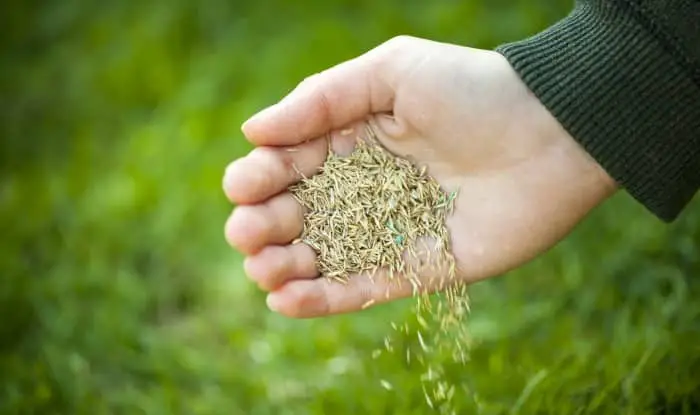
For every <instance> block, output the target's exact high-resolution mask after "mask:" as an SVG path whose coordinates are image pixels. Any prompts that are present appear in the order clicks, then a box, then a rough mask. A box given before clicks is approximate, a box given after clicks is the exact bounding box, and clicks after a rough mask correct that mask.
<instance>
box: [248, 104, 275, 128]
mask: <svg viewBox="0 0 700 415" xmlns="http://www.w3.org/2000/svg"><path fill="white" fill-rule="evenodd" d="M277 105H278V104H275V105H272V106H269V107H267V108H265V109H263V110H260V111H258V112H257V113H255V114H253V116H252V117H250V118H248V119H247V120H246V121H245V122H244V123H243V124H242V125H241V130H243V131H244V132H245V130H246V129H247V128H248V127H249V126H250V124H252V123H256V122H260V120H263V119H265V117H268V116H269V114H270V113H271V112H272V110H273V109H274V108H275V107H276V106H277Z"/></svg>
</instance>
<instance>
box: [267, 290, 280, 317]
mask: <svg viewBox="0 0 700 415" xmlns="http://www.w3.org/2000/svg"><path fill="white" fill-rule="evenodd" d="M266 302H267V308H269V309H270V310H272V311H274V312H276V313H277V312H279V311H280V300H279V296H276V295H275V294H274V293H272V294H269V295H268V296H267V300H266Z"/></svg>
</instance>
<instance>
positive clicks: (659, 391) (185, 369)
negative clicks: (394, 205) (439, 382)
mask: <svg viewBox="0 0 700 415" xmlns="http://www.w3.org/2000/svg"><path fill="white" fill-rule="evenodd" d="M15 3H16V4H15V5H13V7H10V8H8V10H7V13H5V11H3V13H2V17H1V19H2V23H3V28H4V31H3V35H2V40H1V42H2V47H3V50H4V53H3V54H2V56H1V57H0V63H1V65H0V82H1V83H0V85H1V86H0V87H1V88H2V89H1V90H0V97H2V101H0V102H1V103H2V111H0V117H2V119H1V123H0V128H1V130H0V135H2V137H3V138H2V150H1V151H0V160H1V161H2V165H1V167H0V171H1V172H2V182H1V183H0V201H1V203H0V215H1V216H0V217H2V238H0V248H2V251H0V252H1V253H0V270H2V278H3V282H2V285H0V287H1V288H0V316H2V325H0V413H3V414H5V413H7V414H140V413H143V414H149V415H150V414H307V413H317V414H321V413H331V412H333V411H336V412H339V413H347V414H354V413H371V414H380V413H387V414H388V413H391V414H394V413H401V414H418V413H430V411H429V410H428V409H427V407H426V405H425V402H424V398H423V392H422V389H421V383H420V379H419V376H420V373H421V368H419V367H415V366H412V365H407V364H406V363H405V361H404V359H403V358H402V356H401V355H386V356H382V357H381V358H379V359H376V360H375V359H372V358H371V357H370V355H371V352H372V351H373V350H374V349H375V348H377V347H380V346H381V344H382V341H383V338H384V335H385V333H387V332H388V328H389V323H390V322H391V321H403V320H408V319H409V318H410V307H411V303H410V302H407V301H404V302H399V303H396V304H392V305H389V306H384V307H379V308H375V309H371V310H368V311H365V312H363V313H358V314H355V315H347V316H338V317H333V318H328V319H322V320H303V321H297V320H290V319H285V318H283V317H280V316H277V315H274V314H272V313H270V312H269V311H267V310H266V308H265V306H264V296H263V295H262V293H260V292H258V290H257V289H256V288H255V287H254V286H253V285H252V284H250V283H249V282H248V281H247V280H246V279H245V278H244V276H243V273H242V270H241V265H240V256H239V255H237V254H236V253H235V252H232V251H231V250H230V249H229V248H228V247H227V246H226V244H225V242H224V239H223V234H222V233H223V232H222V226H223V223H224V220H225V218H226V216H227V214H228V213H229V211H230V209H231V207H230V206H229V205H228V204H227V203H226V201H225V200H224V197H223V195H222V194H221V191H220V180H221V174H222V172H223V168H224V166H225V165H226V163H228V162H229V161H230V160H232V159H234V158H236V157H239V156H241V155H243V154H245V152H246V151H247V150H248V149H249V146H248V145H247V144H246V143H245V141H244V140H243V138H242V137H241V134H240V131H239V126H240V123H241V122H242V121H243V120H244V119H245V118H246V117H248V116H249V115H251V114H252V113H253V112H254V111H255V110H257V109H259V108H261V107H262V106H264V105H267V104H270V103H272V102H274V100H276V99H277V98H279V97H280V96H281V95H283V94H284V93H285V92H286V91H288V90H289V89H291V88H292V87H293V86H294V85H295V83H296V82H298V81H299V80H301V79H302V78H304V77H305V76H307V75H309V74H311V73H313V72H316V71H319V70H322V69H324V68H326V67H327V66H329V65H332V64H335V63H337V62H339V61H341V60H344V59H348V58H351V57H353V56H355V55H357V54H359V53H362V52H363V51H365V50H367V49H369V48H371V47H374V46H376V45H377V44H379V43H381V42H382V41H384V40H386V39H388V38H390V37H391V36H393V35H397V34H413V35H417V36H422V37H429V38H433V39H437V40H443V41H451V42H458V43H464V44H470V45H472V46H480V47H493V46H495V45H496V44H498V43H501V42H505V41H508V40H514V39H518V38H520V37H523V36H526V35H528V34H532V33H534V32H535V31H537V30H539V29H542V28H544V27H545V26H546V25H548V24H550V23H552V22H554V21H555V20H556V19H557V18H560V17H562V16H563V15H564V14H565V13H566V11H567V10H568V8H569V7H570V4H569V2H568V1H557V2H552V1H550V0H537V1H532V0H529V1H524V0H523V1H504V0H499V1H489V2H486V1H462V2H457V1H450V0H441V1H434V2H417V1H408V2H400V1H398V0H392V1H385V2H370V1H349V0H346V1H334V2H323V1H320V0H316V1H312V0H308V1H304V2H301V3H299V2H283V1H281V0H275V1H270V2H264V3H263V2H260V3H253V2H246V3H245V4H237V2H225V1H217V0H208V1H204V2H186V1H184V0H173V1H165V0H154V1H151V2H147V3H142V2H135V1H133V2H117V1H111V2H110V1H105V2H101V3H100V2H92V3H90V2H87V1H79V0H73V1H64V2H43V3H42V4H44V5H43V6H42V7H41V8H39V7H38V6H36V5H31V4H29V2H15ZM699 252H700V205H699V204H698V202H697V201H696V202H695V203H694V204H693V205H691V206H689V207H688V209H687V210H686V212H685V214H684V215H683V217H682V218H681V219H680V220H679V221H678V222H676V223H674V224H673V225H670V226H669V225H664V224H662V223H660V222H659V221H657V220H656V219H655V218H653V217H652V216H651V215H650V214H648V213H647V212H646V211H644V209H643V208H641V207H640V206H639V205H637V204H636V203H634V202H633V201H632V200H630V198H629V197H627V196H625V195H622V194H621V195H619V196H618V197H616V198H615V199H614V200H613V201H611V202H610V203H608V204H606V205H605V206H603V207H602V208H601V209H599V210H597V211H596V212H595V213H594V214H593V215H592V216H591V217H590V218H589V219H587V220H586V221H585V222H584V223H583V224H582V225H581V226H580V227H579V228H578V229H576V231H575V232H574V234H573V235H571V237H570V238H568V239H567V240H566V241H564V242H563V243H561V244H560V245H558V246H557V247H556V248H555V249H553V250H551V251H550V252H548V253H547V254H546V255H544V256H542V257H541V258H539V259H538V260H536V261H533V262H532V263H530V264H528V265H527V266H525V267H523V268H522V269H519V270H517V271H514V272H512V273H510V274H508V275H505V276H502V277H500V278H497V279H493V280H491V281H488V282H485V283H481V284H478V285H475V286H474V287H473V289H472V298H473V313H472V316H471V317H470V320H469V322H468V324H469V325H470V330H471V331H472V332H473V334H474V337H475V340H476V342H477V343H476V345H475V347H474V349H473V351H472V356H471V360H470V362H469V363H468V364H467V366H466V367H458V366H454V365H451V364H450V362H449V361H448V360H444V361H441V359H442V358H441V357H439V356H438V357H436V358H435V359H436V363H444V365H445V366H446V376H448V377H449V378H450V379H451V380H452V381H453V382H454V383H456V384H457V385H459V389H458V391H457V392H458V393H457V395H456V397H455V401H454V404H455V407H454V409H455V410H456V411H457V413H474V414H608V413H610V414H618V413H619V414H635V415H644V414H691V413H698V412H700V398H698V397H700V377H699V376H697V374H698V373H700V302H698V299H699V298H700V282H698V277H700V275H698V274H700V256H699V254H698V253H699ZM382 380H384V381H385V382H388V383H389V384H391V385H392V386H393V389H392V390H387V389H385V388H383V387H382V384H381V381H382Z"/></svg>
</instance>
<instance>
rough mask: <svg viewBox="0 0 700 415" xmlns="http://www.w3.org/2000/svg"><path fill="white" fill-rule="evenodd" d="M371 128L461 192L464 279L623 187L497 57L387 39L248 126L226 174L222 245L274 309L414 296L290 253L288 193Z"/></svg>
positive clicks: (540, 242) (558, 229)
mask: <svg viewBox="0 0 700 415" xmlns="http://www.w3.org/2000/svg"><path fill="white" fill-rule="evenodd" d="M366 122H368V123H371V124H372V126H373V127H374V130H375V131H376V132H377V134H378V138H379V139H380V141H381V142H382V144H383V145H384V146H385V147H386V148H387V149H389V150H390V151H391V152H393V153H395V154H397V155H400V156H409V157H411V158H412V159H415V160H416V161H417V162H418V163H420V164H422V165H427V166H428V171H429V172H430V174H431V175H432V176H433V177H434V178H435V179H436V180H438V182H440V183H441V184H442V185H443V186H444V187H446V188H449V189H454V188H459V189H460V193H459V197H458V199H457V201H456V208H455V211H454V214H453V215H452V216H451V217H450V218H449V219H448V227H449V229H450V232H451V236H452V249H453V253H454V254H455V257H456V259H457V267H458V276H457V277H458V278H460V279H461V280H463V281H466V282H474V281H477V280H480V279H484V278H488V277H492V276H496V275H499V274H501V273H503V272H505V271H508V270H510V269H512V268H514V267H517V266H519V265H521V264H523V263H525V262H527V261H529V260H530V259H532V258H533V257H535V256H536V255H538V254H539V253H541V252H543V251H545V250H547V249H548V248H550V247H551V246H552V245H554V244H555V243H556V242H557V241H559V240H560V239H561V238H562V237H564V236H565V235H566V234H567V233H568V232H570V231H571V229H572V228H573V227H574V226H575V225H576V224H577V223H578V222H579V221H580V220H581V219H582V218H583V217H584V216H585V215H586V214H587V213H588V212H589V211H590V210H591V209H592V208H593V207H595V206H596V205H598V204H599V203H601V202H602V201H603V200H605V198H607V197H608V196H609V195H610V194H612V192H614V190H615V184H614V183H613V181H612V180H611V179H610V178H609V177H608V176H607V174H606V173H605V172H604V171H603V170H602V169H601V168H600V167H599V166H598V165H597V164H596V163H595V162H594V161H593V160H592V159H591V158H590V157H589V156H588V155H587V154H586V153H585V152H584V151H583V150H582V149H581V148H580V147H579V146H578V145H577V144H576V143H575V142H574V141H573V140H572V139H571V137H569V136H568V134H567V133H566V132H565V131H564V130H563V129H562V128H561V127H560V126H559V124H558V123H557V121H556V120H555V119H554V118H553V117H552V116H551V115H550V114H549V113H548V112H547V110H546V109H545V108H544V107H542V106H541V104H540V103H539V102H538V101H537V100H536V99H535V97H534V96H532V94H531V93H530V92H529V91H528V89H527V88H526V87H525V86H524V84H523V83H522V82H521V81H520V79H519V78H518V77H517V75H516V73H515V72H514V71H513V70H512V69H511V67H510V66H509V64H508V62H507V61H506V60H505V59H504V58H503V57H502V56H500V55H498V54H496V53H494V52H490V51H483V50H477V49H470V48H465V47H460V46H455V45H449V44H444V43H437V42H432V41H428V40H422V39H415V38H408V37H399V38H395V39H392V40H391V41H389V42H387V43H385V44H383V45H381V46H379V47H377V48H375V49H373V50H372V51H370V52H368V53H366V54H364V55H362V56H360V57H358V58H356V59H353V60H351V61H348V62H345V63H342V64H340V65H338V66H336V67H333V68H331V69H329V70H327V71H324V72H321V73H319V74H317V75H315V76H312V77H310V78H307V79H306V80H305V81H304V82H302V83H301V84H300V85H299V86H298V87H297V88H296V89H295V90H294V91H293V92H292V93H291V94H289V95H288V96H287V97H285V98H284V99H283V100H282V101H280V102H279V103H278V104H276V105H273V106H272V107H270V108H267V109H266V110H264V111H262V112H261V113H259V114H257V115H256V116H254V117H253V118H251V119H250V120H248V121H247V122H246V123H245V124H244V126H243V131H244V134H245V135H246V137H247V138H248V139H249V140H250V141H251V142H252V143H254V144H255V145H256V148H255V149H254V150H253V151H252V152H251V153H250V154H248V155H247V156H246V157H244V158H241V159H239V160H236V161H234V162H233V163H232V164H231V165H229V167H228V168H227V170H226V174H225V178H224V190H225V193H226V195H227V197H228V198H229V199H230V200H231V201H232V202H234V203H236V205H237V208H236V209H235V210H234V212H233V213H232V215H231V216H230V218H229V220H228V221H227V223H226V237H227V240H228V241H229V243H230V244H231V245H232V246H234V247H235V248H237V249H239V250H240V251H242V252H243V253H244V254H245V255H246V256H247V258H246V261H245V269H246V273H247V274H248V275H249V277H250V278H252V279H253V280H254V281H256V282H257V283H258V285H259V286H260V287H261V288H262V289H264V290H266V291H269V292H270V294H269V296H268V305H269V306H270V308H272V309H273V310H276V311H278V312H280V313H282V314H285V315H288V316H292V317H316V316H323V315H329V314H337V313H344V312H350V311H356V310H359V309H361V307H362V305H363V304H367V303H368V302H374V304H379V303H382V302H386V301H388V300H392V299H398V298H403V297H406V296H408V295H410V294H411V289H410V286H409V285H407V284H403V285H390V284H389V281H388V279H386V278H379V279H375V280H374V282H371V281H369V279H368V278H367V277H365V276H357V277H356V278H351V281H350V283H349V284H347V285H342V284H331V283H328V282H327V281H326V280H325V279H319V278H317V277H318V270H317V269H316V266H315V259H316V258H315V254H314V252H313V250H312V249H311V248H310V247H308V246H306V245H305V244H294V245H292V244H291V242H292V241H293V240H294V239H296V238H297V237H298V236H299V235H300V233H301V230H302V220H303V212H302V209H301V207H300V206H299V205H298V203H297V202H296V201H295V200H294V198H293V197H292V196H291V195H290V194H289V193H288V192H287V191H286V189H287V187H288V186H289V185H290V184H292V183H295V182H296V181H298V180H299V179H300V176H299V173H303V174H305V175H311V174H314V173H315V172H316V171H317V170H318V168H319V167H320V166H321V165H322V163H323V162H324V160H325V157H326V154H327V148H326V145H327V142H328V141H327V140H325V139H323V138H324V137H325V136H326V135H327V134H330V135H331V137H332V139H331V143H332V146H333V150H334V151H336V152H338V153H344V154H347V153H348V152H350V151H351V149H352V147H353V143H354V138H355V136H356V135H357V134H361V133H362V131H363V130H364V128H363V123H366ZM350 131H352V132H354V134H348V133H349V132H350ZM387 292H389V295H388V296H387Z"/></svg>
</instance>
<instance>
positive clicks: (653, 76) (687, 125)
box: [496, 0, 700, 222]
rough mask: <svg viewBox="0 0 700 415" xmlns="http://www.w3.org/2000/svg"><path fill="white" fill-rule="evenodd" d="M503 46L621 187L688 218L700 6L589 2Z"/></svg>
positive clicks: (696, 169)
mask: <svg viewBox="0 0 700 415" xmlns="http://www.w3.org/2000/svg"><path fill="white" fill-rule="evenodd" d="M496 50H497V51H498V52H500V53H501V54H502V55H503V56H505V57H506V59H508V61H509V62H510V63H511V65H512V66H513V68H514V69H515V70H516V71H517V72H518V73H519V75H520V76H521V78H522V80H523V81H524V82H525V84H526V85H527V86H528V87H529V88H530V90H531V91H532V92H533V93H534V94H535V96H537V97H538V98H539V99H540V101H541V102H542V103H543V104H544V105H545V107H547V108H548V109H549V111H550V112H551V113H552V114H553V115H554V117H556V118H557V119H558V120H559V122H560V123H561V124H562V126H563V127H564V128H565V129H566V130H567V131H568V132H569V133H570V134H571V135H572V136H573V137H574V139H575V140H577V141H578V142H579V143H580V145H581V146H582V147H583V148H584V149H585V150H586V151H587V152H588V153H589V154H590V155H591V156H592V157H593V158H594V159H595V160H597V161H598V163H599V164H600V165H601V166H602V167H603V168H604V169H605V170H606V171H607V172H608V173H609V174H610V175H611V177H613V178H614V179H615V180H616V181H617V182H618V184H619V185H620V186H621V187H622V188H624V189H625V190H626V191H627V192H628V193H629V194H631V195H632V196H633V197H634V198H635V199H636V200H638V201H639V202H640V203H641V204H643V205H644V206H645V207H646V208H647V209H649V210H650V211H651V212H652V213H654V214H655V215H656V216H658V217H659V218H661V219H662V220H664V221H667V222H670V221H673V220H674V219H675V218H676V217H677V216H678V215H679V214H680V212H681V211H682V210H683V208H684V207H685V206H686V205H687V204H688V202H689V201H690V200H691V199H692V198H693V196H694V194H695V193H696V192H697V190H698V186H699V185H700V0H580V1H577V2H576V5H575V7H574V10H573V11H572V13H571V14H570V15H568V16H567V17H565V18H564V19H563V20H561V21H560V22H558V23H557V24H555V25H554V26H552V27H550V28H548V29H547V30H545V31H544V32H542V33H539V34H537V35H535V36H533V37H531V38H528V39H525V40H522V41H518V42H514V43H510V44H506V45H502V46H500V47H498V48H497V49H496Z"/></svg>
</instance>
